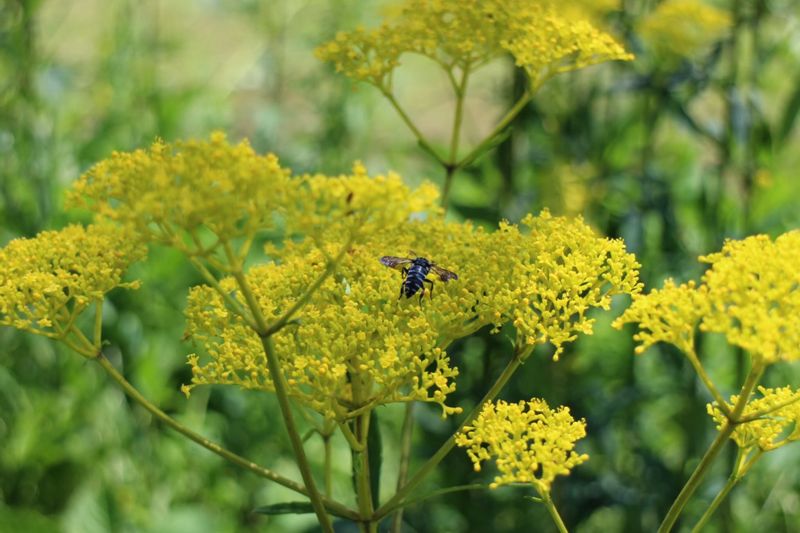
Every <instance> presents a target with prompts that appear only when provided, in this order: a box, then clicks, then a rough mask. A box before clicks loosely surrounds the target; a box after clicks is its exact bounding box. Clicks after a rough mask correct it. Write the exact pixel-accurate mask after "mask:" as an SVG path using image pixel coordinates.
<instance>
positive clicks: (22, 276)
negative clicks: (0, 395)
mask: <svg viewBox="0 0 800 533" xmlns="http://www.w3.org/2000/svg"><path fill="white" fill-rule="evenodd" d="M144 255H145V250H144V248H143V247H142V246H141V245H139V244H137V241H136V240H135V239H133V238H132V233H131V232H130V231H126V230H125V229H124V228H120V227H116V226H112V225H108V224H101V225H90V226H87V227H84V226H80V225H77V224H75V225H70V226H67V227H65V228H63V229H61V230H58V231H43V232H41V233H39V234H38V235H36V236H35V237H33V238H30V239H14V240H12V241H11V242H9V243H8V244H7V245H6V246H5V247H4V248H2V249H0V324H3V325H7V326H12V327H15V328H17V329H22V330H25V331H30V332H33V333H37V334H40V335H46V336H48V337H54V338H61V337H63V336H64V335H66V334H67V333H68V329H69V327H70V326H71V325H72V324H74V322H75V319H76V317H77V316H78V315H79V314H80V313H81V312H82V311H84V310H85V309H86V308H87V307H89V306H90V305H92V304H93V303H95V302H97V301H102V299H103V297H104V296H105V294H106V293H108V292H109V291H111V290H112V289H114V288H116V287H126V288H133V287H136V286H137V285H136V283H125V282H123V281H122V275H123V273H124V272H125V270H126V269H127V268H128V265H130V264H131V263H132V262H134V261H137V260H139V259H142V258H143V257H144Z"/></svg>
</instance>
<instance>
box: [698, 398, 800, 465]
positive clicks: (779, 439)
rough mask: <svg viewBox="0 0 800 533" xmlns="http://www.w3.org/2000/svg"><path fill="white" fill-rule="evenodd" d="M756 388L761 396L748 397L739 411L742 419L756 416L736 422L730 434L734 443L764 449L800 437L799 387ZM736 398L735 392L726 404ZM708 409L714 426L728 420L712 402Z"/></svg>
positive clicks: (718, 425)
mask: <svg viewBox="0 0 800 533" xmlns="http://www.w3.org/2000/svg"><path fill="white" fill-rule="evenodd" d="M758 391H759V392H760V393H761V397H760V398H756V399H754V400H750V401H749V402H748V403H747V405H746V406H745V408H744V411H743V412H742V417H743V418H745V419H746V418H748V417H751V416H758V418H756V419H755V420H753V421H750V422H745V423H742V424H738V425H737V426H736V429H734V430H733V434H732V435H731V438H732V439H733V440H734V442H736V445H737V446H739V447H740V448H742V449H743V450H746V451H749V450H751V449H755V448H756V447H758V448H759V449H760V450H761V451H765V452H767V451H771V450H774V449H776V448H779V447H781V446H783V445H784V444H788V443H789V442H793V441H796V440H798V439H800V391H793V390H792V389H791V388H790V387H782V388H779V389H770V388H766V387H759V388H758ZM738 400H739V397H738V396H731V402H730V404H729V405H730V406H733V405H735V404H736V402H737V401H738ZM707 409H708V414H709V415H711V417H713V418H714V420H715V421H716V423H717V429H719V428H722V426H723V425H724V424H726V423H727V422H728V419H727V417H726V416H725V415H724V414H723V413H722V411H720V410H719V408H718V407H716V406H715V405H714V404H708V406H707ZM759 415H761V416H759Z"/></svg>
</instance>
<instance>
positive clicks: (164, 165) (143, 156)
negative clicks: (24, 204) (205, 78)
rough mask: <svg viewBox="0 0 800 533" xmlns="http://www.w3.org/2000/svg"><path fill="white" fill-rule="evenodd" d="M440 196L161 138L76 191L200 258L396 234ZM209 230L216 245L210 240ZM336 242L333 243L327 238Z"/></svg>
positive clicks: (105, 214) (107, 164)
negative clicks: (273, 241)
mask: <svg viewBox="0 0 800 533" xmlns="http://www.w3.org/2000/svg"><path fill="white" fill-rule="evenodd" d="M438 195H439V192H438V190H437V189H436V188H435V187H434V186H433V185H431V184H423V185H421V186H420V187H418V188H417V189H413V190H412V189H410V188H409V187H408V186H406V185H405V184H404V183H403V182H402V180H401V179H400V177H399V176H397V175H396V174H393V173H389V174H387V175H385V176H384V175H378V176H369V175H368V174H367V172H366V169H365V168H364V166H363V165H361V164H360V163H357V164H355V165H354V168H353V173H352V174H350V175H342V176H336V177H329V176H323V175H304V176H294V177H293V176H290V174H289V171H288V170H286V169H283V168H281V167H280V165H279V164H278V159H277V158H276V157H275V156H274V155H272V154H268V155H264V156H262V155H258V154H256V153H255V152H254V151H253V149H252V148H251V147H250V145H249V144H248V143H247V142H246V141H243V142H241V143H239V144H236V145H232V144H229V143H228V141H227V140H226V139H225V136H224V135H223V134H221V133H215V134H213V135H212V136H211V139H210V140H208V141H178V142H176V143H174V144H166V143H164V142H162V141H157V142H156V143H155V144H153V146H152V147H151V148H150V149H149V150H136V151H134V152H130V153H114V154H113V155H112V156H111V157H110V158H109V159H107V160H105V161H102V162H100V163H98V164H97V165H95V166H94V167H93V168H92V169H91V170H90V171H89V172H87V173H86V174H85V175H84V176H82V177H81V179H80V180H79V181H78V182H77V183H76V184H75V186H74V191H73V192H72V195H71V196H72V199H73V202H75V203H77V204H80V205H85V206H88V207H89V208H91V209H92V210H93V211H94V212H95V213H97V215H98V216H99V217H101V218H108V219H111V220H115V221H118V222H121V223H125V224H130V225H132V226H133V227H135V228H137V229H138V231H139V233H140V234H141V236H142V237H143V239H144V240H155V241H160V242H165V243H167V244H170V245H172V246H176V247H178V248H179V249H181V250H183V251H185V252H188V253H190V254H192V255H194V254H199V255H208V254H210V253H212V252H214V251H215V250H216V249H217V248H218V247H219V246H220V242H223V243H224V242H230V241H232V240H234V239H237V238H245V239H252V238H253V236H254V235H255V234H256V233H258V232H259V231H265V230H269V231H272V233H273V234H275V233H276V232H277V233H278V234H280V232H284V233H285V234H286V236H287V238H288V237H289V236H291V234H295V235H298V234H299V235H300V236H310V237H313V238H314V239H315V240H316V241H318V242H319V241H323V240H325V239H326V238H327V237H331V236H332V238H334V240H336V239H339V238H341V237H342V236H349V237H351V238H352V239H353V240H358V239H359V238H360V236H363V235H367V234H370V233H372V232H376V231H381V230H382V229H385V228H392V227H394V226H397V225H398V224H402V223H404V222H405V221H406V220H408V219H409V217H410V216H412V214H413V215H415V216H419V217H422V218H425V217H428V216H433V215H436V214H437V213H439V212H440V211H441V208H440V207H439V206H438V201H437V200H438ZM203 230H210V231H211V232H212V233H213V234H214V235H215V236H216V237H217V243H216V248H215V245H213V244H212V245H206V246H205V247H204V244H203V243H202V242H201V238H202V237H203V235H204V231H203ZM326 236H327V237H326Z"/></svg>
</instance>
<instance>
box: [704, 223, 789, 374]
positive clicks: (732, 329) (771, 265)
mask: <svg viewBox="0 0 800 533" xmlns="http://www.w3.org/2000/svg"><path fill="white" fill-rule="evenodd" d="M700 260H701V261H703V262H706V263H710V264H711V268H710V269H709V270H708V271H707V272H706V274H705V276H703V280H704V282H705V284H706V286H707V287H708V301H709V304H710V310H709V312H708V315H707V316H705V317H704V318H703V325H702V328H703V330H705V331H713V332H716V333H724V334H725V336H726V337H727V338H728V342H730V343H731V344H733V345H734V346H739V347H740V348H743V349H745V350H747V351H749V352H750V353H751V354H753V355H755V356H757V357H759V358H761V359H762V360H763V361H764V362H765V363H767V364H769V363H774V362H777V361H780V360H783V361H796V360H798V359H800V269H798V265H800V230H795V231H791V232H788V233H785V234H783V235H781V236H780V237H778V238H777V239H775V241H772V240H771V239H770V238H769V237H767V236H766V235H757V236H754V237H750V238H747V239H744V240H742V241H733V240H731V241H727V242H726V243H725V245H724V246H723V247H722V251H721V252H719V253H716V254H710V255H707V256H705V257H701V258H700Z"/></svg>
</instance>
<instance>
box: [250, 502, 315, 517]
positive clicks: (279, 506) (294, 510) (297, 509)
mask: <svg viewBox="0 0 800 533" xmlns="http://www.w3.org/2000/svg"><path fill="white" fill-rule="evenodd" d="M253 512H254V513H258V514H268V515H274V514H312V513H313V512H314V507H313V506H312V505H311V502H283V503H274V504H272V505H262V506H261V507H256V508H255V509H253Z"/></svg>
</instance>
